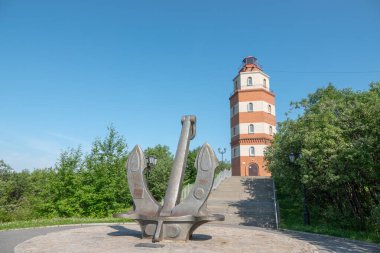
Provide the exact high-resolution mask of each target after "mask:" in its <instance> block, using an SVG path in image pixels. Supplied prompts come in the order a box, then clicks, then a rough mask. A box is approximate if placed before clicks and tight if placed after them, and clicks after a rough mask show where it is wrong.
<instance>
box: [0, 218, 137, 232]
mask: <svg viewBox="0 0 380 253" xmlns="http://www.w3.org/2000/svg"><path fill="white" fill-rule="evenodd" d="M131 221H132V220H130V219H122V218H111V217H110V218H52V219H37V220H28V221H12V222H4V223H0V230H7V229H16V228H34V227H44V226H57V225H69V224H89V223H124V222H131Z"/></svg>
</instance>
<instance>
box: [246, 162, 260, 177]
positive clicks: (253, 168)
mask: <svg viewBox="0 0 380 253" xmlns="http://www.w3.org/2000/svg"><path fill="white" fill-rule="evenodd" d="M248 175H249V176H258V175H259V166H258V165H257V163H250V164H249V167H248Z"/></svg>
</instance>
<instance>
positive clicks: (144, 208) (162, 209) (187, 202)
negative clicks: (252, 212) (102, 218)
mask: <svg viewBox="0 0 380 253" xmlns="http://www.w3.org/2000/svg"><path fill="white" fill-rule="evenodd" d="M181 122H182V131H181V136H180V139H179V142H178V148H177V152H176V155H175V158H174V163H173V167H172V170H171V173H170V179H169V184H168V188H167V190H166V193H165V197H164V202H163V205H161V204H160V203H159V202H157V201H156V200H155V199H154V198H153V196H152V194H151V193H150V191H149V189H148V187H147V183H146V181H145V176H144V169H145V168H146V167H147V165H146V161H145V156H144V153H143V151H142V150H141V148H140V147H139V146H138V145H136V146H135V147H134V149H133V150H132V152H131V153H130V155H129V158H128V161H127V165H126V167H127V177H128V185H129V190H130V192H131V194H132V197H133V202H134V210H133V212H132V213H122V214H115V215H114V216H115V217H123V218H132V219H135V220H136V221H137V222H138V223H139V224H140V227H141V231H142V237H143V238H152V241H153V242H159V241H162V240H172V241H186V240H188V239H189V238H191V236H192V234H193V232H194V230H195V229H196V228H198V227H199V226H200V225H202V224H204V223H206V222H209V221H215V220H219V221H222V220H224V215H220V214H209V213H208V211H207V203H206V201H207V199H208V197H209V195H210V192H211V190H212V185H213V182H214V173H215V168H216V166H217V165H218V161H217V158H216V156H215V153H214V151H213V150H212V148H211V147H210V145H209V144H207V143H205V144H203V146H202V148H201V150H200V151H199V153H198V155H197V158H196V161H195V167H196V168H197V177H196V180H195V183H194V186H193V188H192V190H191V191H190V193H189V195H188V196H187V197H186V198H185V199H184V200H183V201H181V190H182V181H183V178H184V173H185V168H186V160H187V155H188V153H189V144H190V140H192V139H193V138H194V137H195V133H196V117H195V116H193V115H187V116H183V117H182V121H181Z"/></svg>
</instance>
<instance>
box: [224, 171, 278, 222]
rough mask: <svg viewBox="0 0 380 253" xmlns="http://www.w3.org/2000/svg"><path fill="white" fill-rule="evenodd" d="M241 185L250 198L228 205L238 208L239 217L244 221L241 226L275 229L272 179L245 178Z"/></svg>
mask: <svg viewBox="0 0 380 253" xmlns="http://www.w3.org/2000/svg"><path fill="white" fill-rule="evenodd" d="M241 183H242V185H243V186H244V191H245V192H246V193H248V195H249V197H248V198H247V199H244V200H240V201H234V202H230V203H229V204H228V205H229V206H231V207H235V208H237V215H238V216H239V217H240V218H242V220H243V222H241V223H239V225H244V226H255V227H262V228H275V227H276V217H275V210H274V202H273V183H272V179H270V178H243V179H241Z"/></svg>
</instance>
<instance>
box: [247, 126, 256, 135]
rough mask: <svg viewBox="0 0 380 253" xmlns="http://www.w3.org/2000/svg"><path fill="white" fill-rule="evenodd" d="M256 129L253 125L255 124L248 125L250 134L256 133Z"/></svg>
mask: <svg viewBox="0 0 380 253" xmlns="http://www.w3.org/2000/svg"><path fill="white" fill-rule="evenodd" d="M254 131H255V127H254V126H253V124H250V125H249V126H248V133H249V134H252V133H254Z"/></svg>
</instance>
